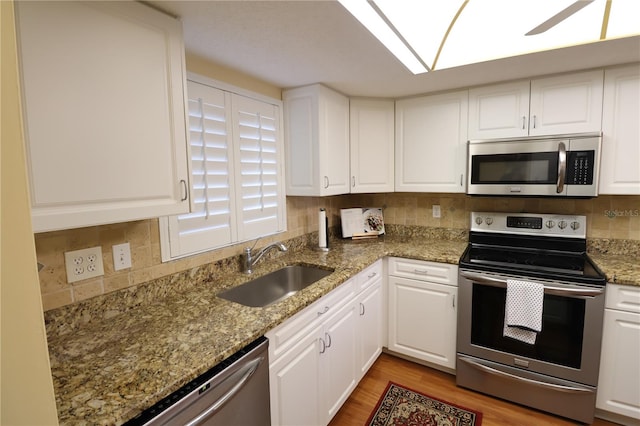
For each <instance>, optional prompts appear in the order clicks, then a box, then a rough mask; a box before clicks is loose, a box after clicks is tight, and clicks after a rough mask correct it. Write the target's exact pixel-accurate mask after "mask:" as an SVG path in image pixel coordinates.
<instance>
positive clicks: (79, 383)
mask: <svg viewBox="0 0 640 426" xmlns="http://www.w3.org/2000/svg"><path fill="white" fill-rule="evenodd" d="M465 247H466V242H465V241H451V240H437V239H428V238H426V239H424V238H412V239H409V238H403V237H396V238H390V237H388V236H387V237H385V238H380V239H378V240H373V241H372V240H365V241H353V242H352V241H349V242H345V241H338V242H336V243H335V244H333V246H332V248H331V250H330V251H329V252H328V253H324V252H318V251H315V250H312V249H308V248H306V249H302V250H298V251H294V252H291V253H286V254H285V253H283V254H281V255H278V256H275V259H271V260H267V261H264V262H260V263H259V264H258V266H257V267H256V268H254V273H253V276H252V278H253V277H258V276H260V275H264V274H266V273H268V272H271V271H273V270H275V269H278V268H280V267H282V266H285V265H290V264H296V263H297V264H300V263H303V264H305V263H306V264H311V265H319V266H325V267H328V268H333V269H335V271H334V272H333V273H332V274H331V275H329V276H327V277H325V278H323V279H322V280H320V281H318V282H317V283H315V284H313V285H311V286H309V287H307V288H306V289H304V290H302V291H300V292H298V293H297V294H295V295H294V296H291V297H289V298H288V299H285V300H284V301H282V302H279V303H276V304H274V305H271V306H268V307H265V308H250V307H246V306H242V305H239V304H235V303H232V302H229V301H226V300H223V299H220V298H218V297H216V296H215V295H216V293H218V292H220V291H221V290H222V289H225V288H229V287H233V286H235V285H238V284H240V283H242V282H244V281H246V280H247V279H248V277H247V276H246V275H244V274H241V273H240V272H233V273H229V274H226V275H224V276H220V277H218V278H217V279H216V280H213V281H209V282H203V283H200V284H198V285H194V286H192V287H191V288H189V289H187V290H184V291H179V292H177V293H175V294H169V295H167V296H166V297H163V298H162V299H161V300H158V301H156V302H153V303H148V304H142V305H140V306H138V307H136V308H135V309H130V310H128V311H126V312H122V313H117V312H116V313H114V314H112V315H113V316H112V317H111V318H108V319H105V320H102V321H93V322H90V323H88V324H85V325H83V326H78V327H75V328H74V329H73V330H72V331H71V332H66V333H58V332H56V333H52V332H50V331H49V332H48V334H49V340H48V342H49V353H50V359H51V370H52V376H53V381H54V388H55V393H56V403H57V408H58V420H59V422H60V424H78V425H81V424H102V425H110V424H121V423H123V422H125V421H126V420H128V419H130V418H133V417H134V416H136V415H137V414H138V413H139V412H140V411H142V410H144V409H145V408H148V407H149V406H151V405H153V404H154V403H155V402H157V401H158V400H160V399H161V398H162V397H164V396H166V395H168V394H170V393H171V392H173V391H175V390H177V389H179V388H180V387H181V386H183V385H184V384H186V383H188V382H189V381H190V380H192V379H194V378H196V377H197V376H199V375H200V374H202V373H204V372H206V371H207V370H208V369H210V368H211V367H213V366H214V365H216V364H218V363H219V362H221V361H222V360H224V359H225V358H227V357H229V356H230V355H232V354H233V353H234V352H236V351H238V350H239V349H241V348H242V347H244V346H245V345H247V344H249V343H250V342H252V341H253V340H255V339H256V338H258V337H259V336H262V335H263V334H265V333H266V332H267V331H268V330H270V329H272V328H274V327H275V326H277V325H278V324H280V323H281V322H283V321H284V320H286V319H287V318H289V317H291V316H292V315H294V314H295V313H296V312H298V311H300V310H301V309H303V308H304V307H305V306H307V305H309V304H311V303H313V302H314V301H315V300H317V299H318V298H320V297H321V296H323V295H325V294H327V293H329V292H330V291H331V290H333V289H334V288H336V287H338V286H339V285H340V284H342V283H343V282H344V281H346V280H347V279H349V278H350V277H352V276H354V275H355V274H357V273H358V272H360V271H361V270H363V269H364V268H366V267H367V266H369V265H370V264H372V263H373V262H375V261H376V260H378V259H380V258H382V257H384V256H399V257H406V258H414V259H421V260H428V261H434V262H442V263H451V264H457V263H458V259H459V258H460V256H461V255H462V252H463V251H464V249H465ZM96 306H100V305H99V304H98V305H96ZM80 315H82V313H80ZM84 315H90V313H89V312H85V313H84ZM108 316H109V315H107V317H108ZM103 318H106V317H104V316H103ZM48 330H49V329H48Z"/></svg>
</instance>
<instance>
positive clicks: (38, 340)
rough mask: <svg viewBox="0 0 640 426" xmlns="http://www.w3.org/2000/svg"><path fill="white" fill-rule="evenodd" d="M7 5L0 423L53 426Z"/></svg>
mask: <svg viewBox="0 0 640 426" xmlns="http://www.w3.org/2000/svg"><path fill="white" fill-rule="evenodd" d="M13 16H14V15H13V2H11V1H0V19H1V22H2V24H1V25H0V28H1V35H0V38H1V40H2V61H1V62H2V85H1V86H0V92H1V93H2V105H1V106H0V110H1V112H2V113H1V121H2V126H1V127H2V134H1V137H2V139H1V145H0V146H1V151H0V182H1V183H0V185H1V188H0V194H1V198H0V201H1V208H0V237H1V240H2V241H1V244H0V260H1V262H0V265H1V266H0V270H1V277H0V288H1V290H0V291H1V297H0V299H1V306H0V312H1V316H0V324H1V330H2V331H1V333H0V339H1V341H0V345H1V346H0V359H1V362H0V381H1V386H0V424H2V425H55V424H57V423H58V418H57V414H56V405H55V398H54V393H53V382H52V380H51V371H50V366H49V354H48V350H47V338H46V334H45V328H44V318H43V314H42V303H41V300H40V287H39V284H38V275H37V267H36V253H35V249H34V244H33V233H32V229H31V219H30V217H31V215H30V213H29V201H28V198H27V191H28V190H27V176H26V171H25V159H24V143H23V139H22V125H21V121H20V96H19V92H18V77H17V62H16V49H15V47H16V44H15V29H14V20H13Z"/></svg>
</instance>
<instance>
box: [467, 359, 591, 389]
mask: <svg viewBox="0 0 640 426" xmlns="http://www.w3.org/2000/svg"><path fill="white" fill-rule="evenodd" d="M458 359H459V360H460V361H462V362H465V363H467V364H469V365H470V366H472V367H473V368H476V369H478V370H481V371H484V372H485V373H489V374H493V375H494V376H500V377H503V378H505V379H509V380H513V381H516V382H526V383H528V384H530V385H534V386H538V387H541V388H546V389H551V390H555V391H560V392H568V393H578V394H583V393H593V391H592V390H590V389H583V388H576V387H573V386H564V385H557V384H555V383H548V382H540V381H538V380H531V379H527V378H525V377H520V376H516V375H514V374H510V373H507V372H504V371H500V370H496V369H495V368H491V367H489V366H487V365H483V364H480V363H479V362H476V361H473V360H472V359H469V358H466V357H462V356H460V357H459V358H458Z"/></svg>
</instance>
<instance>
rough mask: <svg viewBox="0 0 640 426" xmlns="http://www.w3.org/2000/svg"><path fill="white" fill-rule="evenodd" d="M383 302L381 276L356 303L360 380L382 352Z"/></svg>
mask: <svg viewBox="0 0 640 426" xmlns="http://www.w3.org/2000/svg"><path fill="white" fill-rule="evenodd" d="M382 302H383V298H382V277H381V276H380V277H378V278H377V280H376V282H375V284H372V285H371V286H370V287H369V288H367V290H365V291H364V292H362V294H361V295H360V296H359V297H358V300H357V301H356V308H357V312H358V327H357V336H356V338H357V341H358V352H357V366H358V369H359V371H358V380H359V379H361V378H362V377H363V376H364V375H365V374H366V372H367V371H368V370H369V368H370V367H371V366H372V365H373V363H374V362H375V360H376V359H378V356H379V355H380V353H381V352H382V333H383V329H382V324H383V318H384V314H383V305H382Z"/></svg>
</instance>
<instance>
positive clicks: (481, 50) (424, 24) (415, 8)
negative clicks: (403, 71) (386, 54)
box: [339, 0, 640, 74]
mask: <svg viewBox="0 0 640 426" xmlns="http://www.w3.org/2000/svg"><path fill="white" fill-rule="evenodd" d="M339 2H340V3H341V4H342V5H343V6H344V7H345V8H346V9H347V10H348V11H349V12H350V13H351V14H352V15H353V16H355V17H356V18H357V19H358V20H359V21H360V22H361V23H362V24H363V25H364V26H365V27H366V28H367V29H368V30H369V31H370V32H371V33H372V34H373V35H375V36H376V37H377V38H378V40H380V42H382V43H383V44H384V45H385V46H386V47H387V49H389V50H390V51H391V52H392V53H393V54H394V55H395V56H396V57H397V58H398V60H400V61H401V62H402V63H403V64H404V65H405V66H406V67H407V68H408V69H409V70H410V71H411V72H412V73H414V74H420V73H424V72H427V71H431V70H438V69H444V68H451V67H456V66H460V65H466V64H471V63H476V62H484V61H488V60H492V59H499V58H505V57H510V56H517V55H523V54H527V53H533V52H539V51H544V50H551V49H557V48H561V47H567V46H574V45H579V44H586V43H595V42H598V41H600V40H604V39H612V38H620V37H629V36H633V35H638V34H640V19H638V16H640V0H339ZM559 13H560V15H559V16H556V15H557V14H559ZM543 23H546V24H547V25H546V27H547V28H542V29H541V30H540V31H541V32H539V33H537V34H531V35H526V34H527V33H529V32H536V31H532V30H534V29H536V28H537V27H538V26H540V25H541V24H543Z"/></svg>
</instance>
